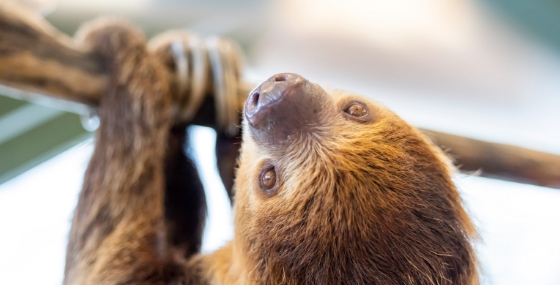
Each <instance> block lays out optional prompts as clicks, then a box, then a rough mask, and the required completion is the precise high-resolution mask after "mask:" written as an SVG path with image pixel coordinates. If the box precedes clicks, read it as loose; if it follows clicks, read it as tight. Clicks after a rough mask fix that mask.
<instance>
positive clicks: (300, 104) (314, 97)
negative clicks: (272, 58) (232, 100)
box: [245, 73, 328, 143]
mask: <svg viewBox="0 0 560 285" xmlns="http://www.w3.org/2000/svg"><path fill="white" fill-rule="evenodd" d="M326 100H328V96H327V95H326V92H325V91H324V90H323V89H322V88H321V87H319V86H318V85H316V84H313V83H311V82H309V81H308V80H307V79H305V78H303V77H302V76H300V75H297V74H293V73H280V74H276V75H274V76H272V77H271V78H269V79H268V80H266V81H265V82H263V83H261V84H260V85H259V86H258V87H257V88H255V90H253V91H252V92H251V94H249V97H248V98H247V102H246V103H245V118H246V119H247V122H248V123H249V128H250V131H251V133H252V135H253V137H255V138H256V139H259V140H262V141H266V142H270V143H279V142H283V141H286V140H287V139H289V138H290V137H291V136H293V135H296V134H303V133H306V132H308V131H311V130H312V129H313V128H314V127H315V126H317V125H318V124H319V120H320V116H321V112H322V106H324V105H325V102H326Z"/></svg>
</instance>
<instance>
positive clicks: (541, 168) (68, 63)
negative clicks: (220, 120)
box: [0, 2, 560, 189]
mask: <svg viewBox="0 0 560 285" xmlns="http://www.w3.org/2000/svg"><path fill="white" fill-rule="evenodd" d="M166 51H167V52H169V53H170V52H171V49H167V48H161V46H160V48H159V49H158V50H157V51H156V54H157V56H158V58H160V60H162V61H163V62H164V64H165V66H167V67H168V71H169V72H170V73H171V74H172V75H173V76H171V77H170V78H172V82H170V87H171V88H170V90H173V92H178V91H177V90H180V89H181V88H179V87H178V86H177V84H178V83H177V76H176V73H175V70H174V69H175V67H174V65H173V63H172V62H171V59H172V58H173V56H172V55H171V54H165V52H166ZM102 62H103V61H102V60H100V59H99V58H98V57H97V55H95V54H93V53H91V52H89V51H88V50H87V49H85V48H84V47H80V46H78V45H76V44H75V43H74V42H73V41H72V39H71V38H70V37H68V36H66V35H64V34H62V33H60V32H58V31H57V30H56V29H55V28H54V27H52V26H51V25H50V24H49V23H48V22H46V21H45V20H44V19H42V18H40V17H38V16H36V15H35V14H34V13H30V12H28V11H27V10H25V9H24V8H20V7H18V6H16V5H14V4H11V3H10V2H0V84H3V85H6V86H9V87H13V88H17V89H19V90H24V91H27V92H34V93H38V94H42V95H46V96H49V97H51V98H58V99H63V100H67V101H71V102H78V103H82V104H86V105H90V106H95V105H97V103H98V101H99V98H100V96H101V94H102V92H103V90H105V86H106V85H107V82H108V70H107V69H106V67H105V66H103V64H102ZM211 80H212V78H211V77H210V78H209V81H208V82H209V83H210V82H211ZM208 86H212V84H208ZM252 87H253V85H251V84H247V83H245V82H241V84H239V86H238V96H239V98H238V100H236V101H237V102H238V103H239V104H240V105H239V106H237V110H241V109H242V105H241V104H242V103H243V102H244V101H245V99H246V96H247V94H248V93H249V91H250V90H251V88H252ZM6 90H9V89H6ZM209 91H210V90H209ZM13 93H14V94H12V95H14V96H18V95H20V94H21V93H19V94H18V92H13ZM172 95H173V96H174V98H176V99H177V100H178V101H183V102H184V101H185V100H184V98H178V96H179V95H177V94H172ZM20 97H21V96H20ZM206 99H211V98H206ZM214 99H216V98H214ZM187 101H188V100H187ZM214 102H215V101H214ZM204 106H205V105H203V107H202V110H201V111H199V115H198V117H195V118H194V119H193V123H197V122H201V123H203V124H216V120H214V119H213V118H210V117H212V116H215V115H216V112H215V108H213V106H206V107H204ZM179 107H184V106H181V104H179ZM71 111H76V109H75V108H74V109H73V110H71ZM177 113H179V114H180V113H181V112H177ZM200 113H204V114H200ZM179 119H180V118H178V119H177V120H179ZM214 127H216V126H215V125H214ZM425 132H426V133H428V134H430V135H431V136H432V137H433V139H434V140H435V141H436V143H437V144H438V145H440V146H441V147H443V148H444V149H449V153H451V154H452V155H454V156H455V157H456V160H457V163H458V164H459V165H460V166H461V170H463V171H478V170H480V174H481V175H482V176H487V177H493V178H499V179H506V180H513V181H519V182H523V183H531V184H536V185H541V186H547V187H553V188H559V189H560V156H558V155H553V154H548V153H543V152H538V151H533V150H529V149H524V148H520V147H514V146H509V145H504V144H496V143H488V142H483V141H479V140H474V139H469V138H464V137H460V136H454V135H449V134H444V133H440V132H434V131H430V130H425Z"/></svg>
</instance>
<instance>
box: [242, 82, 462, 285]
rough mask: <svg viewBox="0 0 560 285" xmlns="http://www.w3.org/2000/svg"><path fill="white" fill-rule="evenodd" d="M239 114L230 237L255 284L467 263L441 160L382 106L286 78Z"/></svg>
mask: <svg viewBox="0 0 560 285" xmlns="http://www.w3.org/2000/svg"><path fill="white" fill-rule="evenodd" d="M244 116H245V119H244V122H243V145H242V148H241V155H240V161H239V165H240V166H239V168H238V170H237V178H236V182H235V191H236V193H235V225H236V227H235V228H236V240H237V244H238V245H240V246H241V247H242V248H240V249H239V250H240V251H241V252H245V253H247V256H249V260H247V261H249V262H255V263H256V264H254V265H255V266H257V268H258V270H256V271H255V272H259V273H258V274H260V276H261V277H262V278H265V277H263V276H268V275H271V276H272V275H275V274H277V276H286V275H287V274H288V275H289V274H291V275H294V276H299V275H301V276H312V275H313V274H316V277H317V276H319V277H320V278H327V277H326V276H327V275H328V274H327V275H325V272H330V273H333V274H334V273H337V272H338V273H340V274H342V275H344V274H343V273H342V271H344V270H347V271H348V272H350V273H348V272H347V273H348V274H350V275H351V276H354V277H356V278H362V277H364V276H365V275H364V276H362V275H361V274H362V273H364V271H363V270H360V269H359V268H360V266H361V265H364V264H365V265H369V266H370V268H373V269H375V268H377V269H375V270H382V269H381V268H378V266H379V265H384V266H385V265H388V264H390V263H388V260H391V259H394V258H397V259H402V260H407V259H418V261H417V262H416V261H415V262H414V264H420V263H422V262H423V261H422V260H423V259H424V258H425V257H426V256H427V255H431V254H433V252H438V253H444V255H442V256H445V258H443V257H442V258H439V257H437V258H435V259H434V260H436V261H437V262H440V263H446V264H455V263H456V262H463V261H464V260H463V258H465V260H466V259H467V258H470V255H469V254H470V253H469V250H470V247H469V245H468V242H467V239H466V238H465V234H466V233H468V232H469V231H470V230H471V229H472V228H471V224H470V221H469V219H468V217H467V216H466V214H465V212H464V211H463V209H462V207H461V201H460V198H459V196H458V193H457V191H456V189H455V187H454V185H453V183H452V182H451V179H450V167H449V164H448V161H447V159H445V158H444V156H443V155H441V153H440V152H439V151H438V150H437V149H436V148H435V147H434V146H433V145H432V144H431V143H429V142H428V141H427V140H425V139H424V137H423V136H422V135H421V134H420V133H418V131H417V130H416V129H415V128H413V127H411V126H410V125H408V124H407V123H406V122H404V121H403V120H402V119H400V118H399V117H398V116H397V115H395V114H394V113H392V112H391V111H389V110H388V109H386V108H385V107H383V106H381V105H380V104H378V103H376V102H373V101H372V100H369V99H366V98H364V97H361V96H357V95H354V94H351V93H348V92H344V91H340V90H328V91H327V90H325V89H323V88H321V87H320V86H318V85H316V84H313V83H311V82H309V81H308V80H306V79H305V78H303V77H301V76H299V75H296V74H289V73H285V74H278V75H275V76H273V77H271V78H270V79H268V80H267V81H265V82H263V83H262V84H261V85H260V86H258V87H257V88H256V89H255V90H253V91H252V92H251V94H250V95H249V97H248V99H247V102H246V104H245V108H244ZM409 252H414V254H409ZM457 252H459V253H457ZM400 253H403V254H404V255H402V256H398V254H400ZM416 255H417V256H416ZM456 256H460V258H459V260H461V261H457V260H454V258H455V257H456ZM439 259H441V260H439ZM443 259H445V260H443ZM452 259H453V260H452ZM424 265H425V264H424ZM424 265H422V266H424ZM330 266H332V268H331V269H330V271H328V270H327V271H325V270H324V267H330ZM415 266H418V265H415ZM430 266H432V267H430ZM434 266H435V265H428V266H427V267H426V268H425V270H432V269H430V268H435V267H434ZM438 266H439V265H438ZM342 268H345V269H344V270H342ZM373 269H372V270H373ZM341 270H342V271H341ZM354 270H357V271H354ZM395 270H396V269H394V268H393V269H389V271H390V272H392V273H395V272H397V271H398V270H397V271H395ZM422 270H424V269H422ZM315 271H316V272H315ZM313 272H314V273H313ZM352 272H354V273H352ZM338 273H337V274H338ZM387 274H388V273H387ZM406 274H408V273H406ZM406 274H405V275H406ZM342 275H340V276H339V277H336V278H342V277H341V276H342ZM360 276H361V277H360ZM319 277H317V278H319ZM354 277H352V278H354ZM325 282H327V283H328V282H330V281H328V280H327V281H325ZM296 283H297V282H296ZM300 283H301V282H300ZM327 283H323V284H327ZM302 284H308V283H305V282H304V283H302ZM309 284H311V283H309Z"/></svg>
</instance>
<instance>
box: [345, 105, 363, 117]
mask: <svg viewBox="0 0 560 285" xmlns="http://www.w3.org/2000/svg"><path fill="white" fill-rule="evenodd" d="M345 112H346V113H347V114H348V115H350V116H353V117H363V116H365V115H367V113H368V111H367V109H366V107H365V106H364V104H361V103H358V102H354V103H352V104H351V105H350V106H349V107H348V108H346V110H345Z"/></svg>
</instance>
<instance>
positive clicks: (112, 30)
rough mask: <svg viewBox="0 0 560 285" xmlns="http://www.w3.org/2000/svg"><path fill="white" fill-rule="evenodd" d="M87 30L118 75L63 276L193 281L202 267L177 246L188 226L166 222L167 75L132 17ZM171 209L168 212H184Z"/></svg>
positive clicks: (69, 280)
mask: <svg viewBox="0 0 560 285" xmlns="http://www.w3.org/2000/svg"><path fill="white" fill-rule="evenodd" d="M82 34H83V35H84V36H83V37H84V42H85V43H86V44H87V45H88V46H91V47H92V48H93V49H94V50H95V51H97V52H98V53H99V54H100V58H101V59H102V60H104V61H105V62H106V64H107V66H108V68H109V69H110V70H111V72H112V74H111V77H110V78H111V80H110V81H111V83H110V84H109V88H108V89H107V90H106V92H105V94H104V96H103V97H102V99H101V101H100V105H99V114H100V117H101V126H100V128H99V130H98V132H97V137H96V142H95V150H94V153H93V156H92V158H91V161H90V163H89V166H88V169H87V171H86V174H85V178H84V185H83V189H82V191H81V193H80V196H79V200H78V205H77V207H76V210H75V212H74V218H73V220H72V227H71V230H70V235H69V243H68V248H67V257H66V267H65V280H64V283H65V284H156V283H157V284H175V283H178V282H181V283H183V282H188V280H187V279H193V278H196V276H194V275H196V272H191V270H190V269H189V268H185V267H184V266H183V265H182V264H181V260H182V256H181V255H183V254H185V253H184V252H183V253H178V252H177V251H175V250H174V249H173V248H171V245H172V244H173V243H176V244H181V243H182V242H184V241H185V239H188V237H189V233H186V234H180V235H178V236H176V237H174V236H169V237H168V236H167V232H166V229H165V227H166V223H165V215H166V213H165V209H164V202H165V193H164V189H165V183H164V180H165V177H166V176H168V177H173V176H174V175H177V173H175V174H174V173H173V170H170V168H167V169H166V167H165V166H164V160H165V152H166V148H167V147H171V148H173V145H172V141H170V140H169V139H173V138H172V137H171V138H170V137H169V131H170V129H171V119H170V114H168V113H167V112H168V110H170V98H169V95H168V90H167V89H168V85H167V82H168V80H167V78H166V76H167V75H166V73H165V71H164V70H163V67H162V66H160V65H159V64H158V63H157V62H156V61H155V59H153V58H152V57H150V56H149V54H148V53H147V51H146V48H145V44H144V39H143V37H142V36H141V35H140V34H139V33H138V32H136V31H135V30H134V29H133V28H131V27H130V26H128V25H126V24H123V23H119V22H113V23H111V24H108V23H102V24H101V23H94V24H91V25H90V26H89V27H86V28H84V29H83V30H82ZM181 136H182V137H183V138H184V135H181V134H180V135H179V137H181ZM176 147H177V146H175V148H176ZM179 148H180V146H179ZM167 162H168V163H170V164H173V163H174V162H173V159H171V160H170V159H167ZM182 163H184V161H182V162H181V161H179V164H180V165H181V164H182ZM166 172H167V174H166ZM179 174H180V172H179ZM195 175H196V174H195ZM197 179H198V178H197ZM180 184H181V183H179V186H180ZM195 184H196V183H195ZM175 194H177V193H175ZM174 199H176V197H174V196H170V197H167V200H168V202H169V201H170V200H174ZM168 204H169V203H168ZM173 213H175V212H173ZM173 213H171V214H169V213H167V214H168V217H172V216H174V215H176V214H177V213H179V212H176V213H175V214H173ZM178 224H179V225H178V226H181V225H184V224H185V222H184V221H179V222H178ZM170 241H171V242H170ZM186 250H189V249H188V248H187V249H186ZM193 270H194V269H193Z"/></svg>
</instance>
